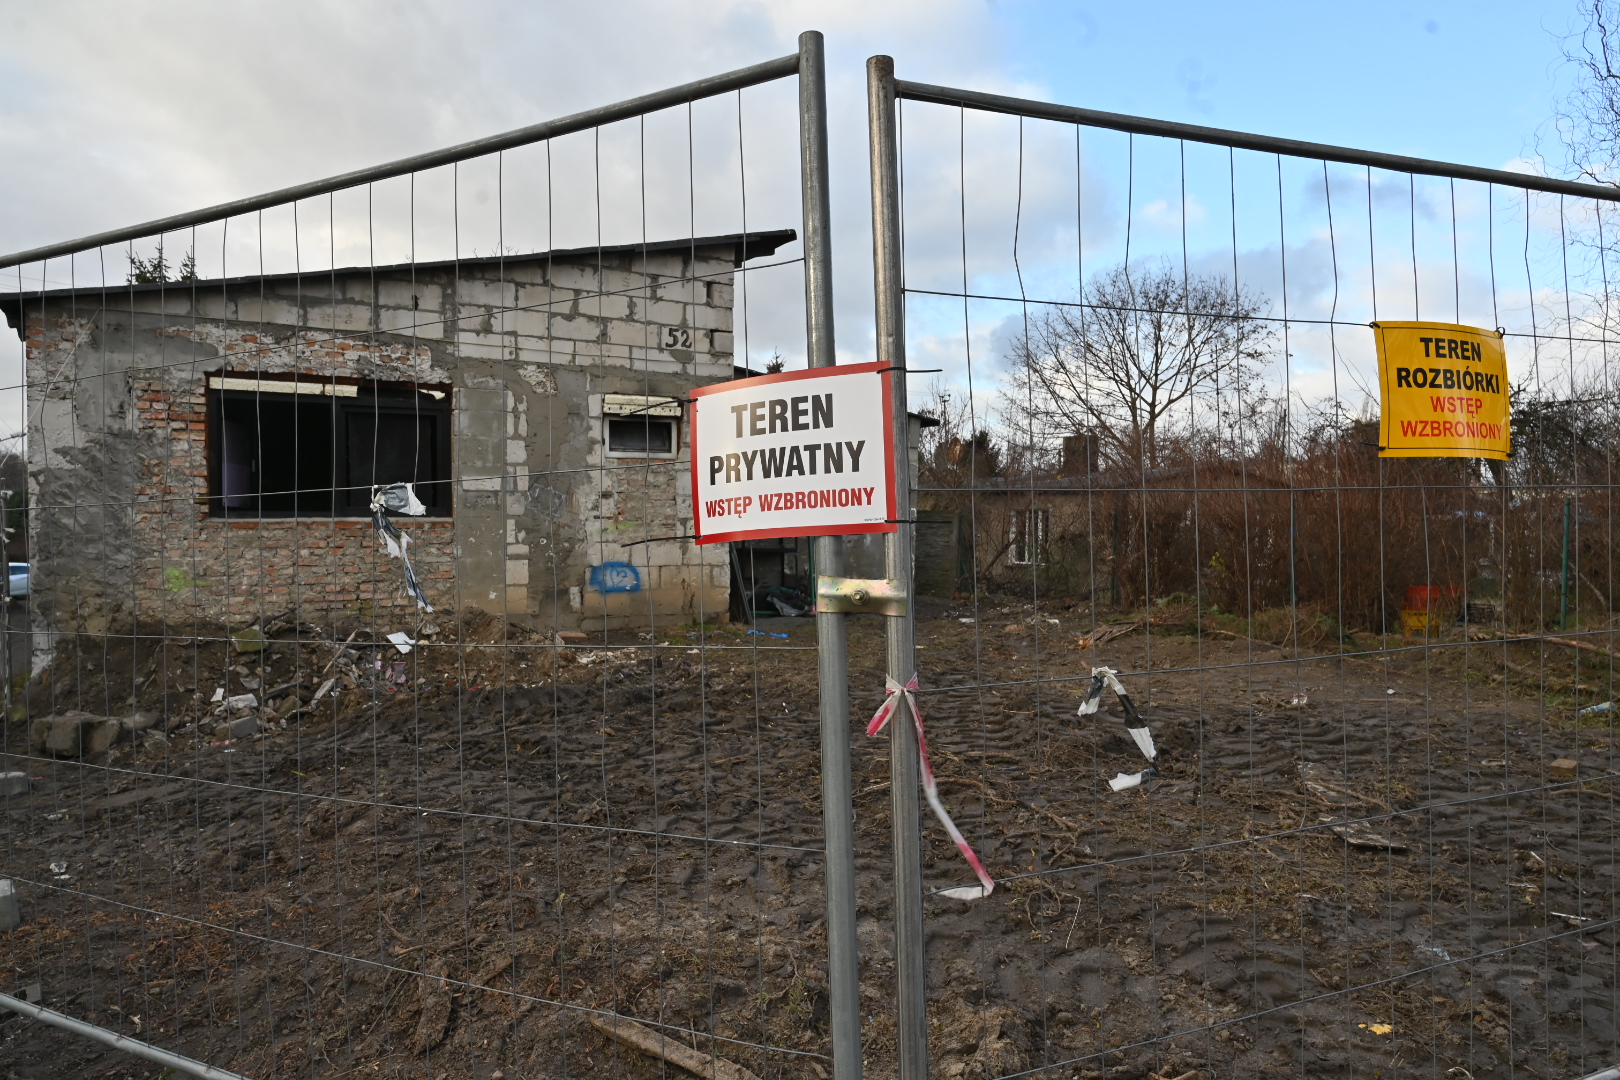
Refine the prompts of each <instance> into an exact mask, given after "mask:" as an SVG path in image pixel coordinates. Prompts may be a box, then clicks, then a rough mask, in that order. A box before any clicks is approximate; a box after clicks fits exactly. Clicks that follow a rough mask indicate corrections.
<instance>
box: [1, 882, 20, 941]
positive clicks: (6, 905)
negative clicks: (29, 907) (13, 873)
mask: <svg viewBox="0 0 1620 1080" xmlns="http://www.w3.org/2000/svg"><path fill="white" fill-rule="evenodd" d="M21 925H22V911H21V909H19V908H18V906H17V886H16V885H15V884H13V883H12V880H11V879H10V878H0V934H9V933H10V932H11V931H13V930H15V929H17V927H19V926H21Z"/></svg>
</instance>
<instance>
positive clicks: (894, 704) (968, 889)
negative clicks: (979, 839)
mask: <svg viewBox="0 0 1620 1080" xmlns="http://www.w3.org/2000/svg"><path fill="white" fill-rule="evenodd" d="M883 681H884V682H885V683H887V684H888V697H886V698H885V699H884V700H883V706H882V707H881V708H880V709H878V711H877V712H875V713H873V714H872V722H871V723H870V724H867V725H866V733H867V734H868V735H876V734H877V733H878V732H880V731H882V730H883V729H884V728H885V727H887V726H888V723H889V718H890V717H892V716H893V715H894V711H895V709H897V708H899V706H900V702H901V700H902V699H903V700H904V701H905V703H906V707H907V708H908V709H910V710H911V718H912V721H913V723H914V724H915V725H916V728H917V756H918V757H919V758H921V759H922V788H923V794H924V795H925V796H927V797H928V805H929V807H930V808H932V809H933V811H934V816H935V817H937V818H939V823H940V824H941V825H943V826H945V831H946V832H948V833H950V834H951V840H952V841H954V842H955V844H956V849H957V850H958V851H960V852H961V853H962V857H963V858H964V859H966V860H967V861H968V865H969V866H971V867H973V872H974V873H975V874H977V875H978V876H979V884H978V885H964V886H962V887H961V888H958V889H942V890H940V893H939V895H940V896H948V897H950V898H951V899H952V900H981V899H983V898H984V897H986V896H989V895H990V894H991V893H992V892H994V891H995V888H996V883H995V880H994V879H993V878H991V876H990V874H989V872H988V871H987V870H985V868H984V863H982V862H980V861H979V857H978V856H977V855H975V854H974V853H973V848H971V847H970V846H968V842H967V840H966V839H965V838H964V837H963V836H962V832H961V830H960V829H958V828H957V827H956V822H954V821H952V820H951V815H950V814H948V813H946V812H945V804H944V803H942V802H940V801H939V785H938V784H937V783H935V782H934V767H933V766H932V765H930V764H929V763H928V739H927V738H926V737H924V735H923V722H922V710H921V709H919V708H917V697H916V695H915V694H914V693H913V691H914V690H916V689H917V676H915V675H913V676H912V677H911V681H910V682H908V683H906V685H904V686H901V685H900V684H899V683H897V682H895V681H894V680H893V679H892V678H888V677H885V678H884V680H883Z"/></svg>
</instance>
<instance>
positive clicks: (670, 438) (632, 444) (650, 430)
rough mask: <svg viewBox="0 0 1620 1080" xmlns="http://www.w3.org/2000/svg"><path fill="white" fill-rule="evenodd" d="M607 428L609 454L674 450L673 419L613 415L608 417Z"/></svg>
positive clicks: (666, 452)
mask: <svg viewBox="0 0 1620 1080" xmlns="http://www.w3.org/2000/svg"><path fill="white" fill-rule="evenodd" d="M607 429H608V439H607V443H608V453H610V454H673V453H674V452H675V421H673V420H658V419H654V418H652V417H647V416H613V417H609V418H608V422H607Z"/></svg>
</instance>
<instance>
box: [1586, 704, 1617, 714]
mask: <svg viewBox="0 0 1620 1080" xmlns="http://www.w3.org/2000/svg"><path fill="white" fill-rule="evenodd" d="M1613 709H1614V702H1612V701H1600V702H1598V703H1597V704H1596V705H1588V706H1587V707H1586V708H1584V709H1582V710H1581V711H1580V713H1579V715H1581V716H1594V715H1596V714H1597V713H1606V712H1610V711H1611V710H1613Z"/></svg>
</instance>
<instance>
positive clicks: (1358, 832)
mask: <svg viewBox="0 0 1620 1080" xmlns="http://www.w3.org/2000/svg"><path fill="white" fill-rule="evenodd" d="M1328 828H1329V829H1330V830H1331V831H1332V832H1335V833H1337V834H1338V835H1340V836H1342V837H1344V842H1345V843H1347V844H1349V845H1350V846H1351V847H1356V848H1363V849H1365V850H1367V851H1391V852H1396V853H1399V852H1402V851H1406V850H1408V848H1407V845H1406V844H1403V843H1401V841H1399V840H1391V839H1390V838H1389V837H1387V836H1385V835H1384V834H1383V833H1380V832H1374V831H1373V830H1372V829H1369V828H1367V827H1366V826H1365V825H1357V824H1352V825H1330V826H1328Z"/></svg>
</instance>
